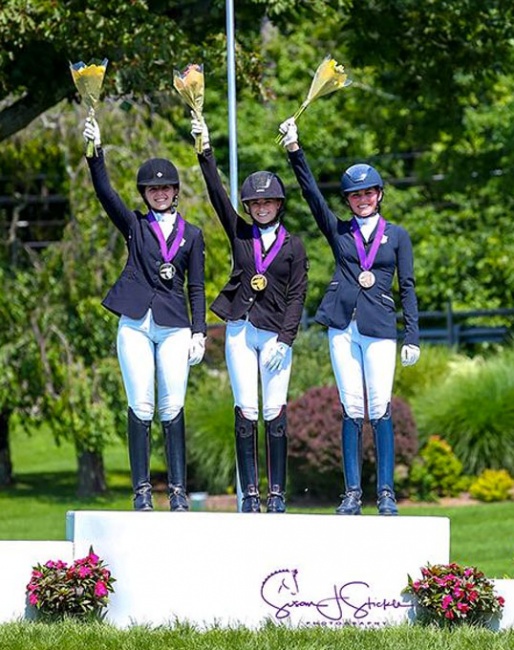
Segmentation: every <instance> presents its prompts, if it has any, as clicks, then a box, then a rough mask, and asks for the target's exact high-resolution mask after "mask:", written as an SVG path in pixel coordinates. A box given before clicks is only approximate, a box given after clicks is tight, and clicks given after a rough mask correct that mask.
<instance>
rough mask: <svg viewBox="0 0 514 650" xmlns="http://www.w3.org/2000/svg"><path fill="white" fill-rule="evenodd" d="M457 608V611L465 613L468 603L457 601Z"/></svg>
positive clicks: (467, 609)
mask: <svg viewBox="0 0 514 650" xmlns="http://www.w3.org/2000/svg"><path fill="white" fill-rule="evenodd" d="M457 609H458V610H459V612H463V613H464V614H466V612H469V605H468V604H466V603H457Z"/></svg>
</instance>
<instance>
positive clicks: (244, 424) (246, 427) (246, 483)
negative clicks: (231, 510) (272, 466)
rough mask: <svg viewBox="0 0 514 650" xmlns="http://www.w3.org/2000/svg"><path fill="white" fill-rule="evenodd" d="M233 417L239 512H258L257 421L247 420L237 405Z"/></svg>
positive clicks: (259, 504)
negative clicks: (241, 501)
mask: <svg viewBox="0 0 514 650" xmlns="http://www.w3.org/2000/svg"><path fill="white" fill-rule="evenodd" d="M235 418H236V422H235V430H236V457H237V468H238V471H239V481H240V483H241V489H242V491H243V503H242V506H241V512H260V511H261V501H260V497H259V487H258V476H259V475H258V470H257V421H256V420H247V419H246V418H245V417H244V415H243V413H242V411H241V409H240V408H239V407H238V406H236V408H235Z"/></svg>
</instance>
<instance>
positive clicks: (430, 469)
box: [408, 436, 469, 501]
mask: <svg viewBox="0 0 514 650" xmlns="http://www.w3.org/2000/svg"><path fill="white" fill-rule="evenodd" d="M462 469H463V468H462V463H461V462H460V460H459V459H458V458H457V456H456V455H455V454H454V453H453V451H452V448H451V446H450V445H449V444H448V443H447V442H446V441H445V440H442V439H441V438H440V437H439V436H432V437H431V438H430V440H429V441H428V442H427V444H426V445H425V446H424V447H423V449H422V450H421V452H420V454H419V458H416V459H415V460H414V462H413V464H412V466H411V467H410V470H409V474H408V496H410V497H411V498H413V499H415V500H418V501H437V500H438V499H439V497H453V496H457V495H459V494H460V493H461V492H463V491H465V490H466V489H467V488H468V486H469V479H468V478H467V477H465V476H464V475H463V472H462Z"/></svg>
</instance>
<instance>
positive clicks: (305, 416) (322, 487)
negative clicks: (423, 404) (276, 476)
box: [288, 386, 418, 498]
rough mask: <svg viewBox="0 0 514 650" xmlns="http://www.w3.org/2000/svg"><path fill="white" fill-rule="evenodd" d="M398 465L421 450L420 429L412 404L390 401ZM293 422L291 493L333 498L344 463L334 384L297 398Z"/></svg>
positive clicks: (371, 456) (370, 446) (371, 465)
mask: <svg viewBox="0 0 514 650" xmlns="http://www.w3.org/2000/svg"><path fill="white" fill-rule="evenodd" d="M392 418H393V426H394V430H395V444H396V463H397V464H405V465H409V464H410V463H411V462H412V459H413V458H414V456H415V455H416V453H417V450H418V438H417V429H416V424H415V422H414V418H413V415H412V412H411V409H410V407H409V405H408V404H407V403H406V402H405V401H404V400H402V399H401V398H399V397H393V399H392ZM288 420H289V478H290V480H289V491H290V492H291V493H295V494H304V493H305V492H307V491H308V492H309V493H310V494H311V495H312V496H315V497H325V498H331V497H333V495H335V494H338V493H340V492H341V491H342V489H343V485H344V483H343V474H342V461H341V426H342V407H341V403H340V401H339V393H338V391H337V388H336V387H335V386H322V387H314V388H309V389H308V390H307V391H306V392H305V393H304V394H303V395H302V396H301V397H299V398H297V399H295V400H293V401H292V402H291V403H290V405H289V409H288ZM363 460H364V463H363V477H362V485H363V488H364V491H365V493H368V494H371V493H374V491H375V485H374V483H375V450H374V442H373V434H372V430H371V426H370V424H369V422H366V423H365V425H364V430H363Z"/></svg>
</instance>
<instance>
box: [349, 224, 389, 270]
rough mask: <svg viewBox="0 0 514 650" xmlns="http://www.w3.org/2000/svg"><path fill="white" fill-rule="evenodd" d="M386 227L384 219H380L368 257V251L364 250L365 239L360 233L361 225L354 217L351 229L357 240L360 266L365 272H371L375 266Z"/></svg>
mask: <svg viewBox="0 0 514 650" xmlns="http://www.w3.org/2000/svg"><path fill="white" fill-rule="evenodd" d="M385 227H386V220H385V219H384V217H380V218H379V220H378V224H377V231H376V233H375V237H374V239H373V243H372V244H371V248H370V249H369V253H368V254H367V255H366V249H365V248H364V238H363V236H362V233H361V231H360V228H359V224H358V223H357V219H356V218H355V217H352V220H351V222H350V229H351V231H352V235H353V238H354V240H355V246H356V247H357V254H358V256H359V262H360V265H361V267H362V268H363V269H364V270H365V271H369V270H370V268H371V267H372V266H373V262H374V261H375V257H376V256H377V253H378V247H379V246H380V242H381V241H382V237H383V235H384V232H385Z"/></svg>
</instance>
